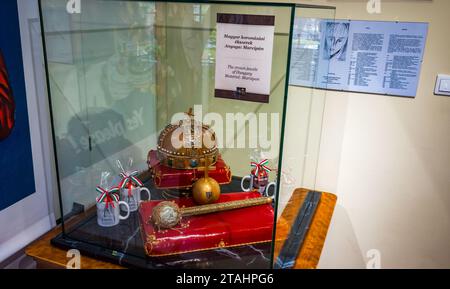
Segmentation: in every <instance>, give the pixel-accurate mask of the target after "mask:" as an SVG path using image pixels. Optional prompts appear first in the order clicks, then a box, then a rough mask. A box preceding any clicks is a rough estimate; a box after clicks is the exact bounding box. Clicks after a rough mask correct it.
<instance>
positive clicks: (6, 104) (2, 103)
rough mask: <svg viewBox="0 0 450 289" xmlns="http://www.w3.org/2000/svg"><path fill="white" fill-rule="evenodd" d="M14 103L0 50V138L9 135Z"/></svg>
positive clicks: (12, 123) (12, 125)
mask: <svg viewBox="0 0 450 289" xmlns="http://www.w3.org/2000/svg"><path fill="white" fill-rule="evenodd" d="M15 109H16V105H15V103H14V97H13V94H12V91H11V87H10V86H9V81H8V72H7V71H6V65H5V61H4V59H3V54H2V52H1V51H0V140H3V139H5V138H7V137H8V136H9V134H10V133H11V130H12V128H13V127H14V111H15Z"/></svg>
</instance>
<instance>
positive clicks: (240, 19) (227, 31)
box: [215, 13, 275, 103]
mask: <svg viewBox="0 0 450 289" xmlns="http://www.w3.org/2000/svg"><path fill="white" fill-rule="evenodd" d="M274 33H275V16H269V15H244V14H223V13H218V14H217V40H216V77H215V81H216V83H215V96H216V97H220V98H231V99H239V100H246V101H254V102H263V103H268V102H269V95H270V81H271V71H272V52H273V40H274Z"/></svg>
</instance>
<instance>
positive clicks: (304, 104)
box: [274, 6, 335, 268]
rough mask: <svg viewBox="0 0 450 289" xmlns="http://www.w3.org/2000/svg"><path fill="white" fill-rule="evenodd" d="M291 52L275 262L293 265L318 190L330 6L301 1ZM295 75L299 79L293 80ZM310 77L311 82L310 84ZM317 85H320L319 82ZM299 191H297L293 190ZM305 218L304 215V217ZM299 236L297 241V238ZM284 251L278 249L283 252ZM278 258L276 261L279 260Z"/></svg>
mask: <svg viewBox="0 0 450 289" xmlns="http://www.w3.org/2000/svg"><path fill="white" fill-rule="evenodd" d="M295 14H296V15H295V25H294V30H293V41H292V42H293V43H292V52H291V70H290V79H291V83H297V82H299V80H300V82H302V83H305V85H303V86H299V85H290V86H289V97H288V103H287V112H286V126H285V134H284V147H283V160H282V169H281V181H280V182H281V183H280V194H279V197H278V206H277V220H278V222H277V226H276V234H275V240H276V242H275V249H274V262H275V263H274V265H275V267H276V268H279V267H283V268H284V267H286V268H290V267H291V266H294V264H296V263H295V262H294V263H292V261H295V260H296V258H297V257H298V256H299V255H298V253H299V249H300V245H301V244H302V242H303V238H304V237H305V235H304V234H305V233H306V231H305V230H307V229H308V226H306V227H305V226H304V225H303V226H302V224H301V222H297V225H299V226H296V223H295V221H296V220H297V221H299V220H300V219H301V218H304V217H305V214H304V213H305V212H302V211H301V210H300V209H301V208H302V205H303V201H304V200H305V197H306V193H307V192H310V191H315V190H316V177H317V166H318V159H319V150H320V141H321V133H322V120H323V113H324V108H325V100H326V94H327V93H326V90H325V89H316V88H314V87H315V86H316V82H317V78H316V76H317V73H318V71H319V69H320V70H322V72H323V71H328V65H329V61H322V62H321V63H324V65H322V66H321V67H319V65H318V64H319V59H318V57H319V55H320V49H323V47H322V46H321V42H322V38H323V37H324V34H323V25H322V22H323V21H322V20H323V19H330V20H332V21H334V16H335V9H334V8H331V7H320V8H311V7H309V8H305V7H301V6H298V7H297V9H296V13H295ZM294 78H296V79H295V81H293V80H294ZM308 81H309V85H308ZM316 87H317V86H316ZM294 192H295V193H294ZM305 220H306V218H305ZM296 240H297V241H296ZM281 250H283V251H282V253H281V254H280V251H281ZM276 262H278V264H277V263H276Z"/></svg>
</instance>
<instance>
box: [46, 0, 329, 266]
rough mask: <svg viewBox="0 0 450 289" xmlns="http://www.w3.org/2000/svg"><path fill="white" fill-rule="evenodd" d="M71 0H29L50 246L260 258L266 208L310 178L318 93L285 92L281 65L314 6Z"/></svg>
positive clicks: (268, 236)
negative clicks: (51, 162) (44, 113)
mask: <svg viewBox="0 0 450 289" xmlns="http://www.w3.org/2000/svg"><path fill="white" fill-rule="evenodd" d="M72 2H73V3H72ZM72 2H70V1H69V3H68V2H67V1H66V0H40V12H41V25H42V35H43V43H44V53H45V60H46V61H45V66H46V71H47V82H48V83H47V85H48V94H49V103H50V111H51V122H52V130H53V140H54V149H55V158H56V169H57V175H58V189H59V204H58V209H59V213H60V216H59V217H60V219H61V223H62V228H63V232H62V234H61V235H59V236H58V237H56V238H55V239H53V240H52V243H53V244H54V245H57V246H61V247H64V248H74V249H78V250H80V251H81V252H83V253H84V254H87V255H91V256H95V257H98V258H102V259H106V260H109V261H112V262H116V263H118V264H121V265H124V266H130V267H141V268H166V267H181V268H271V267H272V266H273V265H272V264H273V259H274V256H273V253H272V252H273V248H274V242H273V241H274V236H275V231H276V230H275V229H276V222H277V215H279V212H281V211H283V209H284V206H286V204H287V203H288V200H289V198H290V195H291V194H292V191H293V189H294V188H295V187H297V186H301V187H305V186H307V187H308V188H309V189H315V173H316V166H317V153H318V146H319V143H320V130H321V127H320V126H321V115H322V113H323V107H324V94H325V92H324V91H322V92H318V91H317V90H315V89H313V88H304V90H303V91H301V92H300V94H301V95H302V96H301V97H300V98H301V99H295V98H296V97H298V95H297V92H295V93H294V92H292V89H294V90H295V89H296V88H291V87H290V86H289V72H290V64H289V63H290V55H291V54H290V53H291V44H293V43H292V38H293V29H294V18H295V17H296V15H297V16H298V15H308V13H310V14H314V13H315V12H314V11H316V10H315V9H316V8H313V7H311V6H307V7H296V6H295V5H293V4H287V3H286V4H284V3H256V2H248V3H247V2H231V1H229V2H228V1H198V2H196V1H179V2H175V1H170V2H169V1H115V0H114V1H112V0H111V1H105V0H90V1H80V2H76V1H72ZM317 11H324V12H323V13H322V17H323V18H334V14H333V10H332V9H331V10H327V9H317ZM302 13H304V14H302ZM316 14H317V15H318V14H320V13H319V12H317V13H316ZM331 14H333V15H331ZM288 94H289V96H290V97H292V98H293V99H294V100H292V101H291V100H289V101H288ZM294 94H295V95H294ZM297 106H299V107H297ZM290 114H292V115H294V116H295V115H301V119H296V120H294V119H289V115H290ZM296 121H300V122H301V123H300V124H299V123H297V124H296ZM297 137H301V139H302V140H301V144H299V143H298V142H297V141H298V138H297ZM294 139H295V140H294ZM293 140H294V141H293ZM283 155H284V157H283ZM306 155H308V157H306ZM299 159H300V161H301V163H297V162H298V160H299ZM299 166H300V167H301V170H300V171H299V170H297V169H298V168H299ZM293 175H295V176H296V178H292V176H293Z"/></svg>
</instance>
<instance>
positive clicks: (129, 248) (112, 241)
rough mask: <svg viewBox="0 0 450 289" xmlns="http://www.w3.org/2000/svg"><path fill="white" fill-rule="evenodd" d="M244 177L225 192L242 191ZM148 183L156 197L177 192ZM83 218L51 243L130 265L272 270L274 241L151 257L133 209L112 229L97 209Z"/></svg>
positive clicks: (154, 197)
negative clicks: (103, 224)
mask: <svg viewBox="0 0 450 289" xmlns="http://www.w3.org/2000/svg"><path fill="white" fill-rule="evenodd" d="M240 183H241V178H238V177H233V178H232V182H231V183H230V184H228V185H223V186H221V190H222V193H231V192H239V191H241V188H240ZM145 186H146V187H148V188H149V189H150V190H151V192H152V199H165V198H167V194H169V195H171V196H173V195H174V194H176V193H178V192H177V191H170V190H157V189H156V188H155V187H154V186H153V184H152V182H151V180H148V181H147V182H145ZM85 215H86V217H84V218H83V219H82V220H81V221H79V222H77V223H76V224H74V225H72V226H67V225H66V228H65V230H66V231H65V232H64V233H62V234H60V235H58V236H56V237H55V238H54V239H52V240H51V243H52V244H53V245H55V246H57V247H60V248H64V249H77V250H79V251H80V252H81V253H82V254H85V255H86V256H90V257H93V258H96V259H100V260H104V261H108V262H112V263H116V264H119V265H121V266H124V267H130V268H149V269H151V268H186V269H190V268H192V269H222V268H223V269H226V268H233V269H245V268H247V269H269V268H270V267H271V264H270V261H271V260H270V253H271V249H272V244H271V243H270V242H269V243H261V244H255V245H245V246H239V247H233V248H221V249H216V250H209V251H201V252H193V253H186V254H179V255H173V256H167V257H148V256H147V255H146V254H145V250H144V247H143V245H144V243H143V241H142V238H141V233H140V226H139V215H138V212H133V213H131V214H130V217H129V218H128V219H126V220H123V221H121V222H120V223H119V225H117V226H115V227H111V228H104V227H100V226H99V225H98V224H97V219H96V218H97V217H96V213H95V212H91V213H90V214H89V213H85Z"/></svg>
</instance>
